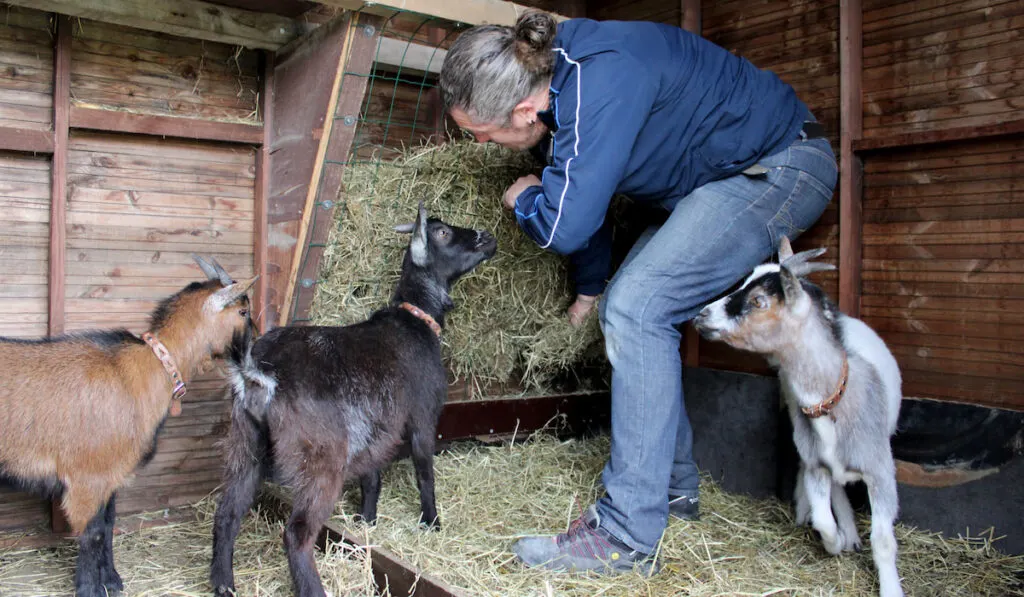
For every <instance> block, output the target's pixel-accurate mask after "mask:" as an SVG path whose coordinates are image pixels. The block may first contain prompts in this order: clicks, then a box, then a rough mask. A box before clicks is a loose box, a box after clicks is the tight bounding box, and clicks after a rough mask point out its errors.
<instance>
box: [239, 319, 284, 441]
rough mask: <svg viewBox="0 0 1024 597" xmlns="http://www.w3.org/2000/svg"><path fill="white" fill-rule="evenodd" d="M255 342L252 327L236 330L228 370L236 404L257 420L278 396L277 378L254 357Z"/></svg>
mask: <svg viewBox="0 0 1024 597" xmlns="http://www.w3.org/2000/svg"><path fill="white" fill-rule="evenodd" d="M254 343H255V340H254V337H253V331H252V329H251V327H249V326H247V327H246V329H245V330H244V331H241V332H236V333H235V337H234V338H233V339H232V342H231V349H230V350H229V352H228V371H229V377H230V380H231V399H232V402H233V403H234V408H235V409H238V408H241V409H243V410H244V411H245V412H247V413H249V414H250V415H251V416H253V417H254V418H255V419H256V420H257V421H262V420H263V417H264V415H265V413H266V409H267V405H268V404H270V401H271V400H272V399H273V398H274V390H276V389H277V380H276V379H274V377H273V376H272V375H270V374H268V373H266V372H264V371H262V370H260V368H259V365H258V364H257V363H256V360H255V359H253V357H252V348H253V344H254Z"/></svg>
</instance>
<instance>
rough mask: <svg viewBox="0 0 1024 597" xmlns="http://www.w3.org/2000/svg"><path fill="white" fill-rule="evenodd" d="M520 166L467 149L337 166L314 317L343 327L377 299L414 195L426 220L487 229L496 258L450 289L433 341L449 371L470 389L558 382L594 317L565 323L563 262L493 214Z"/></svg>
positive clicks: (514, 159) (592, 347) (583, 347)
mask: <svg viewBox="0 0 1024 597" xmlns="http://www.w3.org/2000/svg"><path fill="white" fill-rule="evenodd" d="M531 171H534V166H533V164H532V162H531V159H530V157H529V156H528V155H526V154H523V153H517V152H513V151H509V150H505V149H502V148H500V147H497V146H493V145H480V144H476V143H471V142H456V143H450V144H447V145H440V146H438V145H433V146H426V147H422V148H418V149H415V150H410V151H407V152H405V153H404V154H403V155H402V156H400V157H399V158H397V159H395V160H394V161H389V162H380V163H361V164H354V165H350V166H348V167H347V168H346V175H345V185H344V189H345V190H344V191H343V193H342V195H341V198H340V202H339V205H338V207H337V209H336V210H335V214H336V216H335V217H336V220H335V223H334V228H333V230H332V232H331V234H330V239H329V241H328V246H327V248H326V249H325V251H326V253H325V256H324V260H323V262H322V268H321V276H320V277H321V281H320V283H319V284H318V285H317V292H316V298H315V299H314V302H313V306H312V309H311V315H312V319H313V321H314V322H315V323H317V324H321V325H339V324H348V323H353V322H356V321H360V320H362V319H364V318H365V317H367V316H368V315H369V314H370V313H371V312H372V311H373V310H375V309H377V308H380V307H381V306H383V305H385V304H386V303H387V301H388V300H389V299H390V297H391V293H392V291H393V289H394V285H395V283H396V281H397V279H398V272H399V268H400V266H401V259H402V254H403V251H404V250H405V247H406V244H407V243H408V236H406V235H400V234H397V233H395V232H394V231H392V226H393V225H395V224H399V223H404V222H409V221H412V220H413V219H414V218H415V216H416V205H417V202H418V201H420V200H423V201H424V202H425V204H426V207H427V210H428V212H429V213H430V215H431V216H434V217H439V218H441V219H443V220H445V221H447V222H449V223H452V224H455V225H459V226H467V227H473V228H483V229H486V230H489V231H491V232H492V233H493V234H494V236H495V237H496V238H497V240H498V253H497V255H495V257H494V258H493V259H491V260H490V261H488V262H485V263H484V264H483V265H481V266H480V267H479V268H477V269H476V270H475V271H474V272H473V273H471V274H470V275H468V276H466V277H465V278H463V279H462V280H461V281H460V282H458V283H457V284H456V285H455V288H454V290H453V293H452V296H453V299H454V301H455V304H456V308H455V310H454V311H453V312H452V313H451V314H450V316H449V318H448V320H447V322H446V326H445V334H444V338H443V341H444V345H445V356H446V360H447V362H448V363H449V366H450V368H451V369H452V371H453V372H454V373H455V374H456V375H457V376H459V377H461V378H464V379H467V380H469V381H470V382H471V384H472V385H474V386H477V387H478V388H479V386H481V385H485V384H491V383H504V382H507V381H509V380H510V378H519V379H521V384H522V385H523V386H524V387H525V388H526V389H528V390H532V391H534V392H539V391H550V390H552V389H553V387H552V384H553V383H555V380H556V379H557V378H559V377H563V376H565V375H566V374H567V372H570V371H572V370H573V369H574V368H576V367H577V366H579V365H580V364H582V363H584V362H588V361H591V360H593V359H594V358H596V357H600V354H601V351H600V342H599V340H600V329H599V326H598V325H597V321H596V320H597V318H596V317H595V316H591V317H590V318H589V320H588V322H587V323H586V324H585V325H584V326H581V328H580V329H576V328H573V327H571V326H570V325H569V324H568V322H567V320H566V317H565V309H566V307H568V305H569V304H570V303H571V302H572V298H573V289H572V287H571V282H569V281H568V280H567V276H566V260H565V259H564V258H563V257H560V256H558V255H555V254H552V253H549V252H545V251H543V250H541V249H540V248H538V247H537V245H536V244H535V243H534V242H533V241H532V240H530V239H529V238H528V237H527V236H526V235H525V234H523V233H522V231H521V230H519V228H518V226H517V225H516V222H515V219H514V217H513V216H511V215H510V214H509V213H508V212H506V211H505V210H504V209H502V207H501V197H502V194H503V192H504V190H505V188H506V187H507V186H508V185H509V184H511V183H512V182H513V181H515V179H516V178H517V177H519V176H522V175H524V174H527V173H529V172H531ZM476 394H477V395H479V394H480V392H476Z"/></svg>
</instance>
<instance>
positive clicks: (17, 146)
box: [0, 126, 53, 153]
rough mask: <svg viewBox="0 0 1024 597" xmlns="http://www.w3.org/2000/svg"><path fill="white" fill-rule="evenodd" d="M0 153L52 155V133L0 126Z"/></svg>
mask: <svg viewBox="0 0 1024 597" xmlns="http://www.w3.org/2000/svg"><path fill="white" fill-rule="evenodd" d="M0 151H24V152H31V153H53V132H52V131H44V130H38V129H26V128H15V127H9V126H0Z"/></svg>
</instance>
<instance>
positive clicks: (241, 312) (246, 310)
mask: <svg viewBox="0 0 1024 597" xmlns="http://www.w3.org/2000/svg"><path fill="white" fill-rule="evenodd" d="M238 314H239V315H241V316H242V317H245V316H246V315H248V314H249V310H248V309H239V310H238Z"/></svg>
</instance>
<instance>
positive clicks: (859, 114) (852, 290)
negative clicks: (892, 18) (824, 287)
mask: <svg viewBox="0 0 1024 597" xmlns="http://www.w3.org/2000/svg"><path fill="white" fill-rule="evenodd" d="M863 16H864V15H863V8H862V6H861V1H860V0H841V1H840V3H839V110H840V115H839V123H840V134H839V167H840V170H839V308H840V310H842V311H843V312H845V313H847V314H849V315H850V316H852V317H858V316H859V315H860V291H861V248H862V246H861V245H862V238H861V237H862V223H861V200H862V198H863V193H862V191H863V189H862V188H861V182H862V179H863V174H864V167H863V163H862V161H861V158H860V156H859V155H857V154H856V153H854V151H853V144H854V143H855V142H856V141H857V140H858V139H860V138H861V135H862V134H863V122H864V119H863V116H864V112H863V107H862V100H861V76H862V72H861V71H862V66H861V64H862V62H861V61H862V50H863V42H864V38H863V29H862V24H863Z"/></svg>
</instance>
